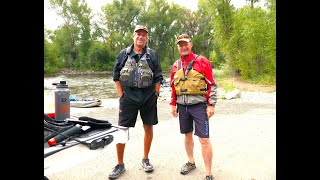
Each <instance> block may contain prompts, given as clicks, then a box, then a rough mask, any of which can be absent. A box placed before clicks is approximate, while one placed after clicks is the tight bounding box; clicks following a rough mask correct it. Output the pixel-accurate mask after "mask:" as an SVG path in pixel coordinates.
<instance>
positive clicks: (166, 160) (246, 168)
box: [44, 99, 276, 180]
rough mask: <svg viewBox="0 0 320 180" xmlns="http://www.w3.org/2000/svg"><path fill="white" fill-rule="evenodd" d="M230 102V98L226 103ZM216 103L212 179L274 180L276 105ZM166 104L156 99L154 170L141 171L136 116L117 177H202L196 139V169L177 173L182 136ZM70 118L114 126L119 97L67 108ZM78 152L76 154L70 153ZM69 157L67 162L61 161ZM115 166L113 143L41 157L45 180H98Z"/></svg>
mask: <svg viewBox="0 0 320 180" xmlns="http://www.w3.org/2000/svg"><path fill="white" fill-rule="evenodd" d="M231 101H232V100H231ZM231 101H226V100H221V101H218V104H217V106H216V113H215V115H214V116H213V117H211V118H210V131H211V142H212V145H213V154H214V157H213V168H212V170H213V175H214V177H215V180H253V179H255V180H275V179H276V106H275V102H272V103H254V102H241V103H237V101H236V100H233V102H231ZM170 108H171V107H170V106H169V104H168V101H158V111H159V112H158V116H159V124H158V125H156V126H154V139H153V144H152V147H151V152H150V155H149V158H150V160H151V163H152V164H153V165H154V168H155V170H154V172H152V173H145V172H144V171H143V170H142V168H141V165H140V163H141V158H142V155H143V129H142V123H141V119H140V118H138V120H137V124H136V127H135V128H133V129H130V130H129V136H130V139H129V140H128V142H127V145H126V151H125V158H124V161H125V165H126V171H125V172H124V173H123V175H121V176H120V177H119V178H118V179H119V180H121V179H131V180H140V179H156V180H179V179H181V180H182V179H184V180H185V179H190V180H191V179H192V180H194V179H204V177H205V169H204V163H203V160H202V155H201V146H200V143H199V141H198V139H197V138H196V137H195V148H194V154H195V161H196V166H197V168H196V170H194V171H193V172H191V173H190V174H188V175H181V174H180V173H179V171H180V168H181V167H182V165H183V164H184V163H185V162H186V161H187V156H186V153H185V150H184V145H183V135H181V134H180V133H179V122H178V118H173V117H172V116H171V115H170V111H169V110H170ZM71 114H72V115H75V116H89V117H93V118H97V119H103V120H108V121H110V122H111V123H115V124H116V122H117V118H118V99H108V100H103V103H102V105H101V107H96V108H71ZM76 153H77V154H81V155H79V156H78V155H77V156H75V154H76ZM65 157H68V158H65ZM116 162H117V158H116V150H115V144H114V143H111V144H110V145H108V146H106V147H105V148H103V149H98V150H89V149H88V148H87V147H84V146H82V145H78V146H75V147H72V148H69V149H67V150H64V151H62V152H59V153H56V154H54V155H52V156H50V157H47V158H45V159H44V164H45V167H44V172H45V175H46V176H47V177H48V178H49V179H50V180H70V179H74V180H102V179H104V180H105V179H108V174H109V173H110V172H111V170H112V168H113V167H114V166H115V164H116Z"/></svg>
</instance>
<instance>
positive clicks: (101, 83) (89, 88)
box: [44, 73, 168, 99]
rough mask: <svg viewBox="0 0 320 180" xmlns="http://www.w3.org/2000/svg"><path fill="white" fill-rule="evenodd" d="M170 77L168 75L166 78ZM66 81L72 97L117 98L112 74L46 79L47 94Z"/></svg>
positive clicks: (63, 76) (62, 76) (51, 77)
mask: <svg viewBox="0 0 320 180" xmlns="http://www.w3.org/2000/svg"><path fill="white" fill-rule="evenodd" d="M166 76H167V77H168V73H165V74H164V77H165V78H166ZM60 81H66V82H67V84H68V86H69V89H70V94H71V95H76V96H77V97H78V98H89V97H91V98H98V99H109V98H116V97H117V92H116V88H115V83H114V81H113V80H112V74H82V75H59V76H50V77H44V91H45V94H53V93H54V89H55V88H56V86H55V85H52V83H59V82H60Z"/></svg>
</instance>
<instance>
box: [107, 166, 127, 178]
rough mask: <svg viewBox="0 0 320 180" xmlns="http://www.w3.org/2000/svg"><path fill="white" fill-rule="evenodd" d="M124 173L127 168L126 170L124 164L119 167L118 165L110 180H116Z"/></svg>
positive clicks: (110, 175)
mask: <svg viewBox="0 0 320 180" xmlns="http://www.w3.org/2000/svg"><path fill="white" fill-rule="evenodd" d="M123 171H125V168H124V164H122V165H119V164H117V165H116V166H115V167H114V168H113V170H112V172H111V173H110V174H109V179H116V178H118V177H119V176H120V174H121V173H123Z"/></svg>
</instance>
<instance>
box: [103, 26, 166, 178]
mask: <svg viewBox="0 0 320 180" xmlns="http://www.w3.org/2000/svg"><path fill="white" fill-rule="evenodd" d="M132 39H133V44H132V45H131V46H129V47H127V48H125V49H122V50H121V51H120V53H119V54H118V56H117V58H116V62H115V66H114V69H113V80H114V81H115V85H116V89H117V93H118V96H119V98H120V99H119V122H118V125H120V126H125V127H134V126H135V124H136V120H137V115H138V111H139V112H140V117H141V119H142V121H143V128H144V143H143V144H144V153H143V154H144V155H143V157H142V162H141V165H142V167H143V169H144V171H145V172H152V171H153V166H152V164H151V163H150V160H149V157H148V156H149V151H150V148H151V143H152V138H153V125H156V124H158V115H157V99H158V96H159V91H160V84H162V82H163V75H162V69H161V66H160V59H159V57H158V55H157V53H156V52H155V51H154V50H152V49H150V48H148V47H147V45H146V44H147V41H148V29H147V27H146V26H143V25H137V26H136V27H135V29H134V32H133V35H132ZM116 149H117V157H118V163H117V165H116V166H115V167H114V169H113V171H112V172H111V173H110V174H109V179H115V178H118V177H119V176H120V175H121V173H122V172H124V171H125V167H124V162H123V156H124V149H125V144H121V143H119V144H116Z"/></svg>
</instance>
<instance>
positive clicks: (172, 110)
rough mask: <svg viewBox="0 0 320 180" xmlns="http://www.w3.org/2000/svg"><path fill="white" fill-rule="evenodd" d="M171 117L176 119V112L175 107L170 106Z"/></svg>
mask: <svg viewBox="0 0 320 180" xmlns="http://www.w3.org/2000/svg"><path fill="white" fill-rule="evenodd" d="M171 115H172V116H173V117H175V118H176V117H178V112H177V107H176V106H172V105H171Z"/></svg>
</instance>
